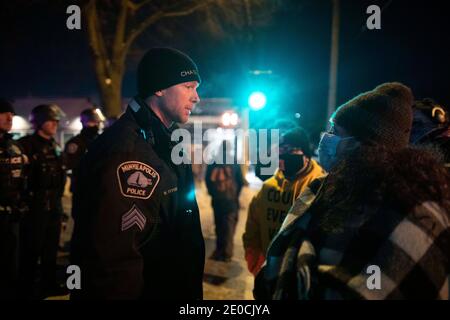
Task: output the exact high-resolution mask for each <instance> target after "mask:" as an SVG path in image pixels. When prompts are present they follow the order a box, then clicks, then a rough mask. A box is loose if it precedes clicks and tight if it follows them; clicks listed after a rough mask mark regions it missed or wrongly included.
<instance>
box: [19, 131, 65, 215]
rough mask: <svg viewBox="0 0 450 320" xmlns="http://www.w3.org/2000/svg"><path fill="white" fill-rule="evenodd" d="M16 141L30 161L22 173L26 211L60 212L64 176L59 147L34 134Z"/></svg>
mask: <svg viewBox="0 0 450 320" xmlns="http://www.w3.org/2000/svg"><path fill="white" fill-rule="evenodd" d="M18 142H19V144H20V146H21V147H22V149H23V151H24V153H25V154H26V156H27V157H28V160H29V162H30V163H29V165H28V166H27V168H26V171H25V172H26V177H27V193H28V197H29V207H30V210H31V211H32V212H44V211H45V212H50V211H51V212H58V213H62V205H61V197H62V195H63V192H64V184H65V181H66V175H65V168H64V164H63V159H62V152H61V148H60V147H59V145H58V144H57V143H56V141H55V140H54V139H53V138H52V139H45V138H43V137H41V136H40V135H39V134H37V133H34V134H32V135H28V136H25V137H23V138H21V139H19V140H18Z"/></svg>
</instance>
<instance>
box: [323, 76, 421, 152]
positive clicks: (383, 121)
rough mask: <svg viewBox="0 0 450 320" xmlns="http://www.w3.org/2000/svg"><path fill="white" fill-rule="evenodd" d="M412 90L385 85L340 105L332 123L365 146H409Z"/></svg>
mask: <svg viewBox="0 0 450 320" xmlns="http://www.w3.org/2000/svg"><path fill="white" fill-rule="evenodd" d="M413 102H414V97H413V94H412V92H411V90H410V89H409V88H408V87H406V86H405V85H403V84H401V83H396V82H394V83H385V84H382V85H380V86H378V87H376V88H375V89H374V90H372V91H369V92H365V93H362V94H360V95H358V96H357V97H355V98H353V99H351V100H350V101H348V102H346V103H344V104H343V105H342V106H340V107H339V108H338V109H337V110H336V111H335V113H334V114H333V116H332V117H331V122H332V123H335V124H337V125H339V126H341V127H343V128H344V129H345V130H347V131H348V132H349V134H350V135H352V136H354V137H355V138H356V139H357V140H359V141H360V142H362V143H372V144H380V145H384V146H386V147H388V148H391V149H401V148H404V147H406V146H407V145H408V143H409V136H410V133H411V125H412V105H413Z"/></svg>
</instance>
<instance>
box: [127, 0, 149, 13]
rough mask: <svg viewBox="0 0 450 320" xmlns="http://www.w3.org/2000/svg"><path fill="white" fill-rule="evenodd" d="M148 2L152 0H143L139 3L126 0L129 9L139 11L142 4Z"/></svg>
mask: <svg viewBox="0 0 450 320" xmlns="http://www.w3.org/2000/svg"><path fill="white" fill-rule="evenodd" d="M150 2H152V0H144V1H142V2H140V3H135V2H133V1H132V0H130V1H129V2H128V6H129V7H130V9H131V10H133V12H136V11H139V10H140V9H141V8H142V7H143V6H146V5H147V4H149V3H150Z"/></svg>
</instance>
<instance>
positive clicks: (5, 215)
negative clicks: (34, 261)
mask: <svg viewBox="0 0 450 320" xmlns="http://www.w3.org/2000/svg"><path fill="white" fill-rule="evenodd" d="M14 114H15V111H14V108H13V106H12V104H11V103H10V102H9V101H7V100H4V99H0V299H5V298H14V297H15V295H16V293H17V292H15V290H16V288H17V279H18V278H17V271H18V270H17V262H18V252H19V251H18V246H19V222H20V216H21V215H22V214H24V213H25V211H26V205H25V204H24V198H23V197H24V188H25V176H24V166H25V165H26V156H25V155H24V154H23V152H22V150H21V149H20V147H19V145H18V143H17V142H15V141H14V140H13V139H12V135H10V134H9V133H8V132H9V131H10V130H11V128H12V119H13V116H14Z"/></svg>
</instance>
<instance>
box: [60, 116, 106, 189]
mask: <svg viewBox="0 0 450 320" xmlns="http://www.w3.org/2000/svg"><path fill="white" fill-rule="evenodd" d="M104 121H105V117H104V116H103V114H102V113H101V111H100V110H99V109H95V108H89V109H85V110H83V111H82V112H81V114H80V122H81V124H82V126H83V129H82V130H81V132H80V133H79V134H78V135H76V136H75V137H73V138H71V139H70V140H69V141H67V143H66V146H65V149H64V155H65V157H64V159H65V165H66V169H67V170H70V171H71V175H70V191H71V192H72V193H73V192H74V190H75V187H76V184H77V181H76V180H77V173H78V166H79V164H80V159H81V157H82V156H83V155H84V154H85V153H86V151H87V148H88V146H89V145H90V144H91V142H92V141H94V139H95V138H96V137H97V136H98V133H99V130H100V126H101V124H102V123H103V122H104Z"/></svg>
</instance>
